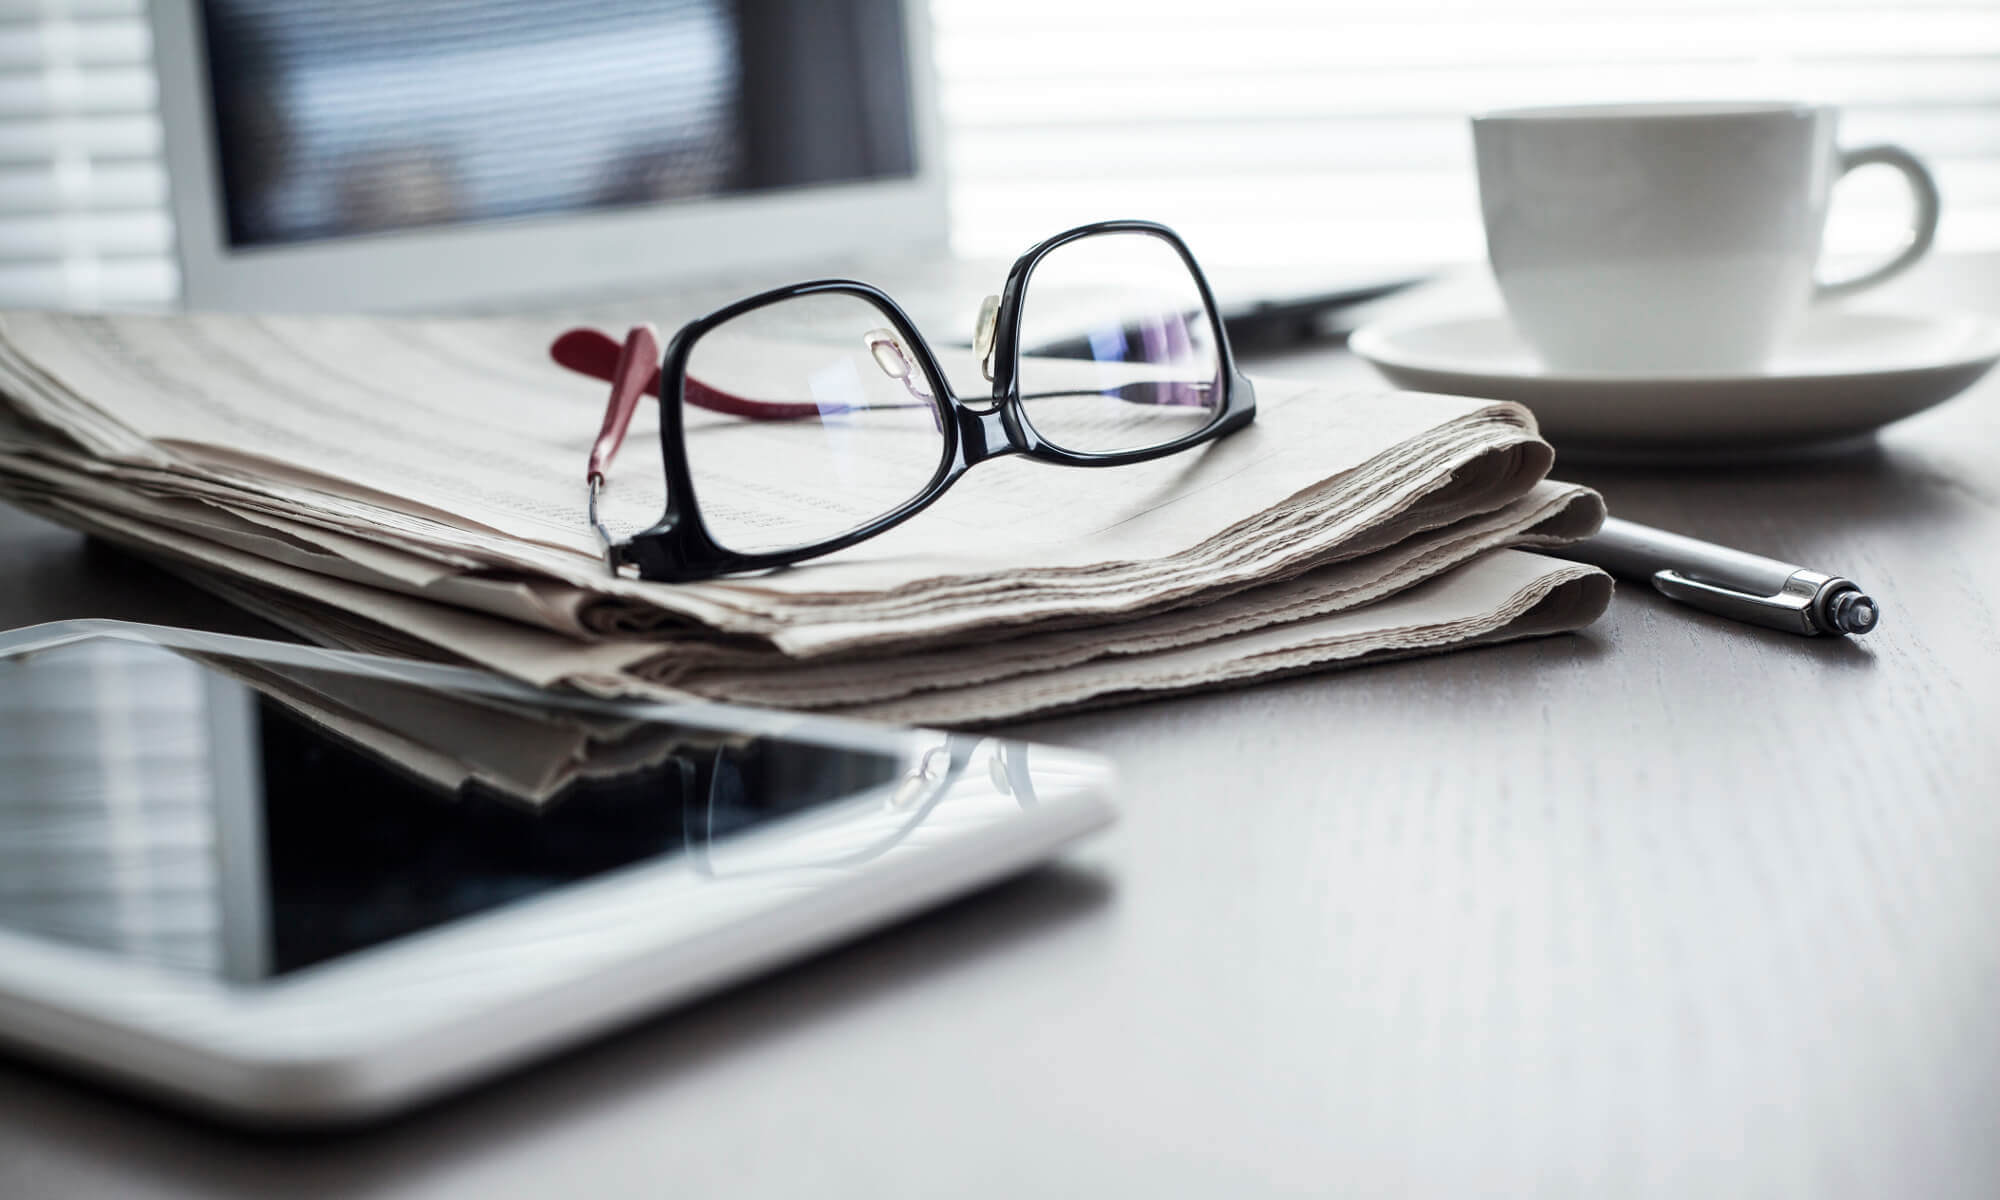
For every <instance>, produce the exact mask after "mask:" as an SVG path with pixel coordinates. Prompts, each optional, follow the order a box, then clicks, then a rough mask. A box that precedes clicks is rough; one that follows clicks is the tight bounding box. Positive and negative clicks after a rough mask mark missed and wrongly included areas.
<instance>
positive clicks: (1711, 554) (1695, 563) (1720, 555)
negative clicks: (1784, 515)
mask: <svg viewBox="0 0 2000 1200" xmlns="http://www.w3.org/2000/svg"><path fill="white" fill-rule="evenodd" d="M1567 549H1568V553H1567V555H1566V556H1567V557H1573V558H1578V559H1581V560H1583V561H1585V562H1589V563H1595V564H1596V565H1598V566H1600V567H1603V568H1604V569H1605V570H1607V571H1609V572H1611V573H1612V574H1613V575H1622V576H1624V577H1626V578H1628V579H1645V580H1650V579H1652V578H1653V576H1654V575H1656V574H1658V573H1659V572H1661V571H1678V572H1680V573H1681V574H1683V575H1686V576H1688V577H1689V578H1692V579H1699V580H1702V581H1703V582H1706V583H1713V584H1718V585H1721V586H1724V587H1732V588H1739V589H1741V590H1743V591H1746V592H1751V593H1754V594H1756V595H1760V596H1775V595H1777V594H1778V593H1779V592H1782V591H1784V590H1785V585H1786V584H1787V583H1788V582H1789V581H1790V580H1791V578H1792V576H1793V575H1795V574H1797V573H1798V571H1799V570H1800V568H1799V567H1798V566H1796V565H1794V564H1792V563H1785V562H1779V561H1778V560H1777V559H1775V558H1765V557H1764V556H1763V555H1761V554H1745V553H1744V552H1743V551H1741V550H1731V549H1730V548H1729V547H1727V546H1717V545H1715V544H1713V543H1711V542H1703V541H1697V540H1695V539H1694V538H1690V537H1682V536H1680V535H1679V534H1677V533H1667V532H1665V531H1663V530H1659V529H1650V528H1647V527H1646V526H1644V525H1635V524H1633V523H1632V522H1630V521H1621V520H1619V519H1618V518H1617V517H1606V518H1605V519H1604V528H1603V529H1602V530H1600V531H1599V532H1598V533H1597V535H1596V536H1594V537H1591V538H1589V539H1587V540H1585V541H1582V542H1579V543H1577V544H1576V545H1574V546H1571V547H1568V548H1567ZM1558 553H1563V552H1562V551H1558Z"/></svg>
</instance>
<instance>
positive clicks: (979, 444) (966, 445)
mask: <svg viewBox="0 0 2000 1200" xmlns="http://www.w3.org/2000/svg"><path fill="white" fill-rule="evenodd" d="M957 415H958V443H959V453H960V454H961V455H963V456H964V459H965V465H966V466H968V467H970V466H975V465H977V464H979V463H983V462H985V461H986V460H987V459H989V458H999V457H1000V456H1002V455H1005V454H1019V453H1021V451H1023V450H1025V449H1026V448H1027V447H1026V446H1025V445H1024V444H1023V442H1022V441H1021V438H1020V436H1019V434H1018V433H1017V432H1016V431H1015V429H1014V428H1013V427H1012V426H1010V425H1008V423H1007V411H1006V406H1005V405H1002V404H995V405H993V406H992V407H990V408H973V407H970V406H968V405H960V406H958V408H957Z"/></svg>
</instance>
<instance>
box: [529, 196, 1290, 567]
mask: <svg viewBox="0 0 2000 1200" xmlns="http://www.w3.org/2000/svg"><path fill="white" fill-rule="evenodd" d="M550 353H551V355H552V356H553V357H554V358H555V360H556V361H557V362H558V363H561V364H562V365H564V366H567V367H570V368H572V369H574V370H578V371H581V372H584V373H585V374H589V375H593V376H596V377H598V378H601V379H607V380H609V381H610V382H611V397H610V401H609V403H608V404H607V405H606V408H605V414H604V422H603V424H602V426H601V427H600V428H599V430H598V435H597V439H596V441H595V443H594V444H593V445H592V447H591V451H590V460H589V465H588V468H587V475H586V480H587V485H588V488H589V516H590V522H591V525H592V527H593V528H595V529H596V530H597V533H598V536H599V538H600V539H601V540H602V543H603V545H604V550H605V558H606V561H607V562H608V563H609V565H610V566H611V569H612V570H613V571H614V572H618V571H620V570H621V569H633V570H636V571H637V573H638V574H639V576H640V577H642V578H645V579H654V580H664V581H683V580H693V579H707V578H711V577H713V576H717V575H724V574H729V573H732V572H738V571H753V570H760V569H764V568H769V567H779V566H787V565H790V564H792V563H796V562H799V561H801V560H803V559H808V558H814V557H817V556H819V555H822V554H830V553H832V552H834V551H836V550H841V549H844V548H846V547H848V546H852V545H854V544H855V543H857V542H860V541H862V540H864V539H866V538H870V537H873V536H875V535H876V534H879V533H882V532H883V531H885V530H887V529H890V528H892V527H894V526H896V525H898V524H900V523H902V522H903V521H906V520H908V519H909V518H910V517H913V516H915V515H916V514H917V513H919V512H921V511H922V510H923V509H924V508H926V507H927V506H929V505H930V504H932V503H933V502H935V501H936V500H937V499H938V497H939V496H942V495H943V494H944V492H945V490H946V489H947V488H949V487H950V486H951V485H952V484H953V483H955V482H957V480H958V478H959V476H961V475H963V474H965V472H966V471H967V470H969V469H971V468H972V467H974V466H976V465H978V464H979V463H982V462H985V461H986V460H987V459H990V458H999V457H1002V456H1004V455H1009V454H1021V455H1026V456H1027V457H1029V458H1032V459H1036V460H1038V461H1041V462H1047V463H1057V464H1061V465H1064V466H1074V467H1116V466H1123V465H1125V464H1127V463H1138V462H1144V461H1146V460H1148V459H1153V458H1158V457H1160V456H1162V455H1166V454H1173V453H1175V452H1177V451H1181V450H1186V449H1189V448H1191V447H1194V446H1198V445H1201V444H1202V443H1205V442H1208V441H1211V440H1213V439H1215V438H1219V437H1221V436H1223V435H1225V434H1228V433H1232V432H1234V431H1236V430H1238V429H1241V428H1243V427H1244V426H1245V425H1248V424H1249V423H1250V422H1251V420H1252V419H1253V418H1254V417H1255V415H1256V399H1255V396H1254V395H1253V393H1252V390H1251V386H1250V382H1249V380H1247V379H1245V378H1244V377H1243V376H1242V375H1241V373H1239V372H1238V371H1237V369H1236V364H1235V361H1234V359H1233V358H1232V357H1231V355H1230V352H1229V342H1228V339H1227V337H1226V336H1225V334H1224V332H1223V328H1222V322H1221V320H1220V319H1219V318H1218V316H1217V314H1216V309H1215V297H1214V295H1213V293H1212V292H1211V291H1210V290H1209V286H1208V281H1207V280H1206V279H1205V278H1204V277H1203V276H1202V273H1201V268H1199V267H1198V266H1196V265H1195V261H1194V256H1193V255H1192V254H1190V253H1189V252H1188V248H1187V245H1186V243H1184V242H1182V241H1181V239H1180V237H1179V236H1178V235H1177V234H1175V233H1174V232H1173V231H1172V230H1170V229H1168V228H1167V227H1166V226H1164V225H1157V224H1154V223H1153V222H1150V221H1103V222H1099V223H1097V224H1093V225H1085V226H1082V227H1080V228H1077V229H1072V230H1069V231H1068V232H1066V233H1060V234H1057V235H1056V236H1054V237H1052V238H1049V239H1048V240H1047V241H1044V242H1042V243H1041V244H1040V245H1038V246H1036V247H1035V248H1034V249H1032V250H1030V251H1028V252H1027V253H1026V254H1024V255H1022V256H1021V258H1020V259H1019V260H1017V261H1016V262H1015V263H1014V266H1013V269H1012V270H1010V271H1009V272H1008V274H1007V282H1006V285H1005V287H1004V288H1003V289H1002V291H1001V292H1000V294H999V295H997V296H988V297H987V298H986V301H985V303H984V304H982V305H981V307H980V312H979V316H978V318H977V321H976V322H975V327H974V336H973V345H972V348H971V350H970V352H969V353H968V352H966V351H964V350H962V349H959V350H956V354H957V356H958V358H959V359H960V361H961V364H962V369H963V371H964V373H965V374H966V375H969V374H970V372H971V370H972V369H973V364H974V363H976V364H977V369H978V370H979V372H980V374H981V375H982V376H984V378H985V379H986V380H987V381H989V382H990V383H991V384H992V395H991V397H990V398H986V399H980V400H976V401H975V400H970V399H965V398H961V397H959V396H957V395H955V394H953V393H952V391H951V388H950V385H949V383H948V381H947V379H946V376H945V373H944V370H943V369H942V368H941V366H940V365H939V356H938V354H937V353H935V352H934V351H933V350H932V348H931V346H930V344H929V343H927V342H926V341H925V340H924V339H923V337H922V335H920V334H919V333H918V332H917V330H916V326H915V325H913V324H912V323H911V321H910V319H909V317H908V316H907V315H905V314H904V312H903V310H902V309H901V308H900V307H898V306H897V304H896V302H895V301H893V300H891V299H890V298H889V297H888V296H887V295H886V294H884V293H883V292H882V291H880V290H879V289H877V288H874V287H871V286H869V285H868V284H865V283H858V282H855V281H853V280H846V279H833V280H820V281H817V282H813V283H801V284H796V285H794V286H792V287H785V288H778V289H776V290H775V291H769V292H765V293H763V294H761V295H757V296H752V297H750V298H749V299H747V300H741V301H738V302H737V303H735V304H732V305H729V306H728V307H727V308H723V309H720V310H718V311H716V312H714V313H711V314H709V315H708V316H706V317H703V318H701V319H700V320H697V321H692V322H690V323H688V324H687V325H685V326H683V327H682V328H681V330H680V332H678V333H676V334H675V335H674V337H673V340H672V341H671V342H670V343H668V345H667V347H666V349H665V352H664V358H663V357H662V353H661V350H660V347H659V340H658V336H657V334H655V333H654V332H653V330H652V328H651V327H650V326H643V325H642V326H638V327H635V328H634V329H633V330H632V331H631V332H630V333H629V334H627V336H626V338H625V340H624V342H623V344H622V345H621V344H620V343H618V342H616V341H614V340H613V339H612V338H611V337H609V336H608V335H606V334H603V333H600V332H597V331H595V330H588V329H581V330H571V331H570V332H568V333H565V334H563V335H562V336H561V337H560V338H558V339H556V342H555V344H554V345H553V346H552V347H551V348H550ZM655 363H658V364H659V365H658V366H657V367H655V365H654V364H655ZM647 392H651V393H653V394H654V395H658V396H662V397H664V398H665V400H663V403H662V404H661V408H660V453H661V459H662V463H663V466H664V468H665V472H666V485H667V503H666V511H665V512H664V513H663V514H662V515H661V517H660V519H659V520H658V521H657V522H656V523H655V524H654V525H653V526H652V527H651V528H648V529H645V530H643V531H642V532H638V533H635V534H633V535H632V536H630V537H627V538H623V539H619V538H617V537H615V536H614V535H613V534H612V533H611V532H610V531H609V530H607V529H606V528H605V526H604V524H603V522H602V521H601V520H600V504H601V502H602V501H603V499H604V492H605V486H606V484H605V472H606V471H607V470H608V469H609V468H610V466H611V460H612V458H613V456H614V455H616V454H617V452H618V448H619V445H620V444H621V443H622V442H623V440H624V438H625V432H626V430H627V429H628V428H629V427H630V425H631V422H632V416H633V413H634V411H635V410H636V409H637V407H638V403H639V398H640V396H641V395H642V394H644V393H647Z"/></svg>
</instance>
